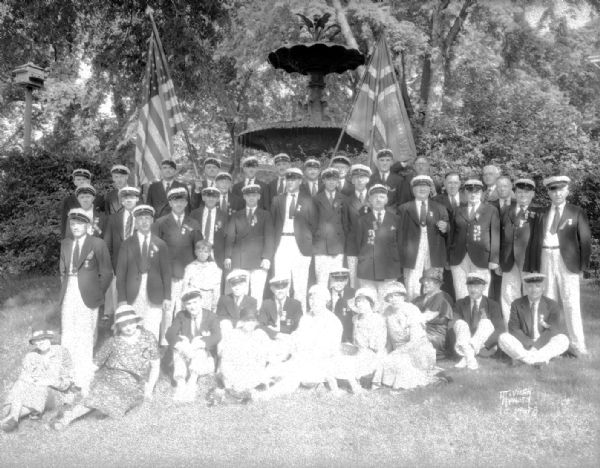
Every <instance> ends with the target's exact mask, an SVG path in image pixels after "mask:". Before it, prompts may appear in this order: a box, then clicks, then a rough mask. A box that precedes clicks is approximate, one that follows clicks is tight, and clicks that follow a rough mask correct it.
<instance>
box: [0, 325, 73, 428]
mask: <svg viewBox="0 0 600 468" xmlns="http://www.w3.org/2000/svg"><path fill="white" fill-rule="evenodd" d="M55 338H56V337H55V334H54V332H53V331H52V330H46V329H45V328H40V327H36V328H35V329H34V330H33V333H32V334H31V339H30V340H29V343H30V344H32V345H33V347H34V348H35V349H34V350H33V351H30V352H29V353H27V354H26V355H25V358H24V359H23V364H22V365H21V372H20V373H19V378H18V379H17V381H16V382H15V384H14V385H13V387H12V389H11V390H10V393H9V394H8V398H7V400H6V404H5V408H6V410H7V411H8V415H7V416H6V417H5V418H4V419H3V420H2V422H1V423H0V424H1V427H2V430H3V431H4V432H12V431H15V430H17V429H18V427H19V419H21V418H23V417H25V416H28V415H31V416H33V415H36V416H39V415H41V414H42V413H43V412H44V410H45V409H46V405H47V404H52V403H53V404H54V406H55V407H56V406H58V405H59V404H60V403H63V402H66V400H67V399H69V396H72V395H73V393H72V392H71V391H70V390H71V388H72V373H73V366H72V364H71V356H70V355H69V351H68V350H67V349H66V348H64V347H62V346H59V345H55V344H52V342H53V341H54V340H55Z"/></svg>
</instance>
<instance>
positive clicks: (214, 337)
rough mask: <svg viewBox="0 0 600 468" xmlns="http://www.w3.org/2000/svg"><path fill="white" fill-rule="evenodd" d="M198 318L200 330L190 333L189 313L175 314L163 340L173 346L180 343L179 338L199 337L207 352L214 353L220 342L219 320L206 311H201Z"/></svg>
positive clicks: (190, 321)
mask: <svg viewBox="0 0 600 468" xmlns="http://www.w3.org/2000/svg"><path fill="white" fill-rule="evenodd" d="M201 314H202V316H201V318H200V330H195V331H192V316H191V315H190V314H189V312H187V311H185V310H181V311H179V312H177V315H175V318H174V319H173V323H172V324H171V326H170V327H169V329H168V330H167V332H166V333H165V338H166V339H167V342H168V343H169V346H175V344H177V342H178V341H181V339H180V338H179V336H185V337H186V338H188V339H189V340H192V339H193V338H195V337H196V336H201V337H202V341H204V343H206V350H207V351H209V352H210V351H214V350H215V349H216V347H217V344H218V343H219V341H221V327H220V326H219V319H218V318H217V316H216V315H215V314H214V313H213V312H212V311H210V310H208V309H202V312H201Z"/></svg>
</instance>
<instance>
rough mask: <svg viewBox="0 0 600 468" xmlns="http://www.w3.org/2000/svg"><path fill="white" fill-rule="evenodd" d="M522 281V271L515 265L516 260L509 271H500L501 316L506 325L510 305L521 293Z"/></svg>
mask: <svg viewBox="0 0 600 468" xmlns="http://www.w3.org/2000/svg"><path fill="white" fill-rule="evenodd" d="M522 281H523V272H522V271H521V270H520V269H519V267H518V266H517V262H515V263H514V264H513V267H512V268H511V270H510V271H503V272H502V287H501V288H500V305H501V306H502V317H503V318H504V325H508V319H509V318H510V306H511V304H512V303H513V301H514V300H515V299H518V298H520V297H521V296H522V295H523V293H522V292H521V286H522Z"/></svg>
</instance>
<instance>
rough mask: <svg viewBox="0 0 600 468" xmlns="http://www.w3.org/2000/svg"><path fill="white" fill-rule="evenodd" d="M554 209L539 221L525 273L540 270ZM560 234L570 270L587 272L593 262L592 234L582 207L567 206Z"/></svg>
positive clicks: (565, 260)
mask: <svg viewBox="0 0 600 468" xmlns="http://www.w3.org/2000/svg"><path fill="white" fill-rule="evenodd" d="M552 209H553V208H552V207H550V208H547V209H546V210H545V211H544V213H543V214H542V216H539V217H538V218H537V222H536V223H535V225H534V230H533V231H534V232H533V233H532V239H531V246H530V255H529V256H528V262H527V265H526V270H525V271H540V264H541V259H542V247H543V243H544V234H545V232H546V229H547V226H548V220H549V216H550V210H552ZM556 234H557V235H558V245H559V246H560V255H561V257H562V259H563V261H564V262H565V265H566V266H567V268H568V270H569V271H570V272H572V273H579V272H580V271H583V270H586V269H587V268H588V267H589V263H590V255H591V251H592V235H591V232H590V225H589V223H588V220H587V216H586V215H585V212H584V211H583V210H582V209H581V208H579V207H578V206H575V205H572V204H570V203H566V204H565V207H564V209H563V212H562V216H561V218H560V221H559V223H558V231H557V232H556Z"/></svg>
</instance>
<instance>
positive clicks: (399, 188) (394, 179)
mask: <svg viewBox="0 0 600 468" xmlns="http://www.w3.org/2000/svg"><path fill="white" fill-rule="evenodd" d="M375 157H376V164H377V170H375V171H373V174H372V175H371V180H369V185H368V186H369V187H372V186H373V185H376V184H381V185H383V186H384V187H386V188H387V189H388V204H387V206H390V207H393V208H394V210H395V209H396V207H397V206H400V205H402V204H403V203H406V202H408V201H410V200H412V198H413V195H412V192H411V190H410V180H405V179H404V178H403V177H402V176H399V175H398V174H394V173H393V172H391V171H390V168H391V166H392V163H393V161H394V153H393V152H392V150H390V149H387V148H386V149H382V150H379V151H378V152H377V154H376V156H375Z"/></svg>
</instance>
